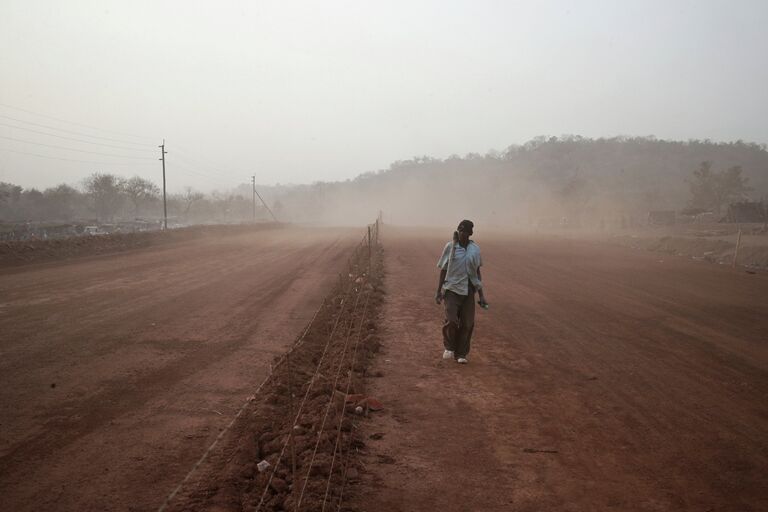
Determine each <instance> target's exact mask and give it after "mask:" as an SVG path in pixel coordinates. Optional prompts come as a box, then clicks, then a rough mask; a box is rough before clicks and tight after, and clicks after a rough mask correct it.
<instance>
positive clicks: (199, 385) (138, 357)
mask: <svg viewBox="0 0 768 512" xmlns="http://www.w3.org/2000/svg"><path fill="white" fill-rule="evenodd" d="M358 239H359V232H358V231H357V230H338V229H337V230H333V229H326V230H317V229H315V230H311V231H310V230H302V229H298V228H295V229H283V230H272V231H265V232H253V233H244V234H239V235H228V236H221V237H215V236H209V237H203V238H195V239H193V240H189V241H186V242H179V243H173V244H169V245H163V246H160V247H155V248H148V249H141V250H134V251H131V252H126V253H120V254H115V255H108V256H102V257H95V258H90V259H87V260H75V261H73V262H69V263H65V264H56V263H48V264H41V265H34V266H27V267H20V268H15V269H6V270H3V271H0V333H1V335H0V375H1V376H2V377H1V379H2V386H0V510H14V511H24V510H30V511H32V510H34V511H39V510H62V511H69V510H72V511H74V510H77V511H87V510H94V511H96V510H98V511H103V510H156V508H157V506H158V505H160V503H162V501H163V500H164V499H165V497H166V496H167V495H168V493H169V492H170V491H171V490H172V489H173V488H174V487H175V486H176V484H178V483H179V481H180V480H181V479H182V478H183V477H184V476H185V475H186V474H187V472H188V470H189V469H190V467H191V466H192V464H194V462H195V461H196V460H197V459H198V458H199V457H200V455H201V454H202V452H203V451H204V450H205V448H206V447H207V446H208V445H209V444H210V443H211V442H212V440H213V439H214V438H215V437H216V436H217V434H218V432H219V430H220V429H221V428H222V427H223V426H224V425H226V424H227V423H228V422H229V421H230V419H231V418H232V416H233V415H234V414H235V412H236V411H237V409H238V408H239V407H240V406H241V405H242V404H243V402H244V401H245V399H246V397H247V396H248V395H249V394H250V393H251V391H252V389H253V386H254V385H255V384H256V383H258V382H260V381H261V379H262V378H263V377H264V375H265V373H266V371H267V369H268V363H269V361H271V360H272V358H273V356H274V355H275V354H277V353H279V352H282V351H283V349H284V348H285V347H286V346H287V345H288V344H289V343H290V342H291V341H292V340H293V339H294V338H295V337H296V336H297V334H298V333H299V331H300V330H301V329H302V327H303V326H304V325H305V324H306V323H307V322H308V320H309V319H310V317H311V316H312V314H313V312H314V310H315V309H316V308H317V307H318V305H319V304H320V302H321V301H322V298H323V297H324V295H325V293H326V291H327V287H328V286H329V284H330V283H332V282H333V281H334V279H336V277H337V272H338V271H339V270H340V269H341V268H342V266H343V265H342V264H343V263H344V262H345V261H346V258H347V257H348V254H349V251H350V248H351V247H352V246H353V244H355V243H357V241H358Z"/></svg>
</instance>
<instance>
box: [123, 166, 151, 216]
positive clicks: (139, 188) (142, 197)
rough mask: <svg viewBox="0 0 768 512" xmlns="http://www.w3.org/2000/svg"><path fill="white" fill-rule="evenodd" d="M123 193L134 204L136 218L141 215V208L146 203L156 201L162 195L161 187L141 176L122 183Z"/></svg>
mask: <svg viewBox="0 0 768 512" xmlns="http://www.w3.org/2000/svg"><path fill="white" fill-rule="evenodd" d="M120 186H121V189H122V191H123V192H124V193H125V195H126V197H128V199H129V200H130V201H131V203H132V204H133V215H134V217H136V216H138V215H139V208H141V205H143V204H145V203H146V202H148V201H150V200H152V199H155V198H156V197H157V196H158V195H159V194H160V187H158V186H157V185H155V184H154V183H152V182H151V181H149V180H145V179H144V178H141V177H139V176H134V177H133V178H130V179H127V180H125V181H122V182H121V183H120Z"/></svg>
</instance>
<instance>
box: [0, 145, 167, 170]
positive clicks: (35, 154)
mask: <svg viewBox="0 0 768 512" xmlns="http://www.w3.org/2000/svg"><path fill="white" fill-rule="evenodd" d="M0 151H10V152H11V153H19V154H21V155H30V156H36V157H38V158H47V159H49V160H63V161H65V162H79V163H83V164H96V165H130V166H137V165H154V164H150V163H148V162H147V163H141V162H130V163H129V162H122V163H121V162H96V161H93V160H77V159H74V158H62V157H58V156H48V155H41V154H39V153H30V152H28V151H19V150H17V149H8V148H0Z"/></svg>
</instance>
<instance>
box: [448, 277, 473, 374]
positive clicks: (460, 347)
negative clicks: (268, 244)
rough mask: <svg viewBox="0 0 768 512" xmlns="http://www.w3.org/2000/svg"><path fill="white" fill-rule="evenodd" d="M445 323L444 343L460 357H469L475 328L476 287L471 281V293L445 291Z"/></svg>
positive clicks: (456, 356) (454, 354)
mask: <svg viewBox="0 0 768 512" xmlns="http://www.w3.org/2000/svg"><path fill="white" fill-rule="evenodd" d="M444 303H445V323H444V324H443V345H444V346H445V350H450V351H452V352H453V356H454V357H455V358H456V359H458V358H460V357H467V354H469V343H470V341H471V340H472V330H473V329H474V328H475V287H474V286H472V283H469V294H468V295H459V294H458V293H454V292H452V291H450V290H448V291H446V292H445V299H444Z"/></svg>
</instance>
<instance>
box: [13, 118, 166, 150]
mask: <svg viewBox="0 0 768 512" xmlns="http://www.w3.org/2000/svg"><path fill="white" fill-rule="evenodd" d="M0 117H2V118H3V119H8V120H10V121H16V122H17V123H24V124H31V125H32V126H37V127H40V128H48V129H49V130H56V131H59V132H63V133H69V134H71V135H82V136H84V137H90V138H91V139H100V140H108V141H110V142H122V143H123V144H134V145H136V146H142V147H154V144H147V143H145V142H133V141H130V140H121V139H113V138H111V137H100V136H98V135H91V134H90V133H83V132H74V131H72V130H65V129H64V128H57V127H56V126H51V125H48V124H41V123H33V122H32V121H25V120H24V119H19V118H17V117H11V116H6V115H3V114H0Z"/></svg>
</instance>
